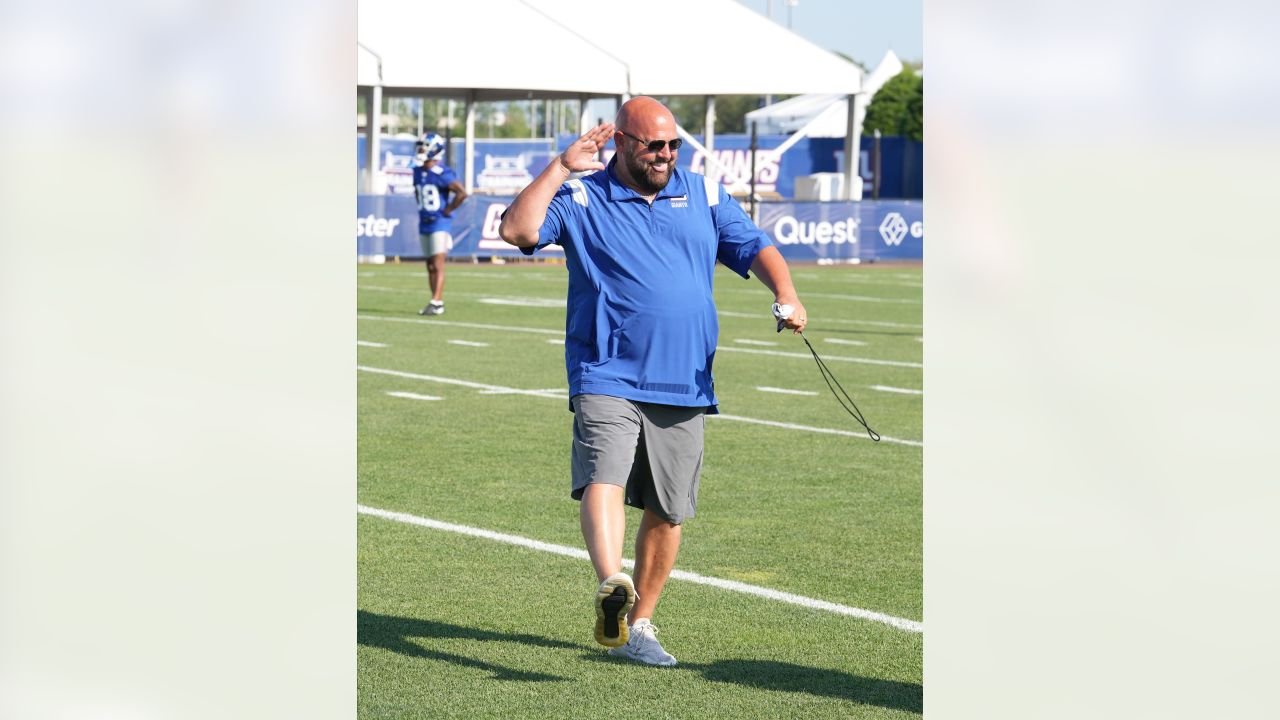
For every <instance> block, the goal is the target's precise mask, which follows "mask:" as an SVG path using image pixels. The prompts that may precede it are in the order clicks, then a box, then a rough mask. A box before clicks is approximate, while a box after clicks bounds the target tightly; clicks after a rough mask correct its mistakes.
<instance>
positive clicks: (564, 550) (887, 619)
mask: <svg viewBox="0 0 1280 720" xmlns="http://www.w3.org/2000/svg"><path fill="white" fill-rule="evenodd" d="M356 512H357V513H360V514H361V515H372V516H374V517H380V518H382V519H384V520H394V521H395V522H401V523H405V524H408V525H418V526H421V527H426V528H431V529H433V530H444V531H445V532H452V533H458V534H459V535H469V536H471V537H478V538H484V539H485V540H496V541H498V542H503V543H507V544H510V545H518V546H520V547H523V548H529V549H530V550H541V551H542V552H549V553H553V554H555V555H563V556H565V557H571V558H576V559H578V560H590V559H591V557H590V556H589V555H587V551H586V550H580V549H578V548H572V547H568V546H565V545H555V544H552V543H547V542H542V541H541V540H534V539H532V538H527V537H521V536H519V535H508V534H506V533H500V532H494V531H492V530H485V529H482V528H477V527H470V526H468V525H456V524H454V523H448V522H443V521H441V520H432V519H431V518H424V517H419V516H417V515H410V514H408V513H401V512H394V511H391V510H382V509H381V508H375V507H369V506H367V505H356ZM622 566H623V567H626V568H634V567H635V566H636V562H635V561H634V560H631V559H629V558H623V559H622ZM671 577H673V578H675V579H677V580H685V581H687V582H692V583H697V584H699V585H710V586H712V587H718V588H720V589H722V590H733V591H735V592H740V593H746V594H747V595H755V596H756V597H762V598H767V599H769V600H777V601H778V602H784V603H790V604H791V605H799V606H801V607H807V608H812V609H815V610H826V611H827V612H833V613H837V614H840V615H848V616H849V617H856V618H860V619H863V620H871V621H873V622H878V623H884V624H885V625H889V626H891V627H896V628H898V629H899V630H906V631H907V632H915V633H919V632H924V623H922V622H919V621H916V620H908V619H906V618H900V617H894V616H893V615H886V614H884V613H878V612H875V611H873V610H863V609H862V608H856V607H850V606H848V605H841V604H839V603H833V602H828V601H826V600H818V599H815V598H810V597H805V596H803V595H795V594H793V593H788V592H782V591H781V590H773V589H771V588H766V587H760V586H758V585H748V584H747V583H744V582H738V581H736V580H722V579H720V578H714V577H708V576H706V575H699V574H698V573H693V572H687V571H685V570H672V571H671Z"/></svg>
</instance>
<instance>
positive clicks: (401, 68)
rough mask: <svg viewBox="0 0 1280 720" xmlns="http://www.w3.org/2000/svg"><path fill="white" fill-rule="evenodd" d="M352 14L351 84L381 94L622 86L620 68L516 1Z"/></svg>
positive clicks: (498, 93)
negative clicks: (379, 67) (356, 51)
mask: <svg viewBox="0 0 1280 720" xmlns="http://www.w3.org/2000/svg"><path fill="white" fill-rule="evenodd" d="M357 16H358V22H359V29H358V31H357V39H358V40H359V43H360V45H361V46H363V48H365V49H362V50H361V51H360V52H359V54H358V56H357V57H358V62H357V75H356V82H357V85H361V86H369V87H371V86H374V85H381V86H382V88H383V92H385V93H388V94H396V95H406V94H413V95H415V96H433V95H434V96H441V95H444V96H448V95H453V96H458V97H466V96H467V95H468V94H469V93H470V92H472V91H474V92H475V97H476V99H477V100H510V99H526V98H529V97H568V98H575V97H580V96H582V95H588V96H592V97H600V96H617V95H618V94H620V93H621V92H622V91H623V88H624V87H625V85H626V78H627V71H626V67H624V66H623V64H622V63H621V62H619V61H618V60H616V59H614V58H612V57H610V56H609V55H608V54H607V53H605V52H604V51H602V50H600V49H598V48H596V47H593V46H592V45H591V44H590V43H589V42H587V41H585V40H583V39H582V38H580V37H578V36H576V35H574V33H573V32H572V31H570V30H568V29H567V28H565V27H564V26H562V25H560V24H558V23H556V22H555V21H553V20H551V19H550V18H548V17H547V16H546V15H544V14H542V13H541V12H539V11H538V10H536V9H534V8H533V7H530V6H529V5H527V4H525V3H523V2H520V1H519V0H466V1H465V2H457V3H449V4H447V5H441V4H438V3H430V2H421V0H417V1H416V2H410V1H409V0H360V2H359V3H358V4H357ZM366 49H367V50H366ZM370 51H371V52H370ZM375 53H376V54H377V55H378V56H380V57H381V59H382V74H381V77H379V76H378V73H377V62H376V60H375V58H374V57H373V55H374V54H375Z"/></svg>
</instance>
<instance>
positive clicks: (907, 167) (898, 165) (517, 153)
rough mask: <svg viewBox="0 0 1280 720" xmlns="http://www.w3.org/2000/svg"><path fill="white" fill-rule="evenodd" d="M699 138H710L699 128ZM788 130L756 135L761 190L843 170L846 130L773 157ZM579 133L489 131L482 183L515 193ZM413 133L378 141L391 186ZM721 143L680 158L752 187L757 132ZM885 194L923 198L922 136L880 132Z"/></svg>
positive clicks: (862, 171)
mask: <svg viewBox="0 0 1280 720" xmlns="http://www.w3.org/2000/svg"><path fill="white" fill-rule="evenodd" d="M693 137H694V138H695V139H697V141H698V142H699V144H701V143H702V141H703V138H702V136H700V135H694V136H693ZM787 137H788V136H787V135H760V136H758V137H757V147H758V148H759V149H758V150H757V151H756V190H757V191H758V192H765V193H770V192H776V193H778V194H779V195H781V196H782V197H794V196H795V181H796V178H797V177H801V176H804V175H811V174H813V173H834V172H841V170H842V168H843V166H844V138H803V139H801V140H800V141H799V142H797V143H796V144H795V145H793V146H792V147H791V148H789V149H788V150H787V151H786V152H785V153H783V154H782V157H781V158H779V159H773V158H772V157H771V155H770V154H769V153H767V152H766V151H767V150H770V149H772V148H775V147H778V146H779V145H781V144H782V143H783V142H784V141H785V140H786V139H787ZM577 139H578V138H577V136H576V135H561V136H559V137H557V138H555V140H554V141H552V140H551V139H547V138H542V139H528V140H524V139H520V140H514V139H513V140H507V139H489V140H476V141H475V162H476V167H475V172H476V176H475V187H476V189H477V190H478V191H479V192H481V193H492V194H505V195H512V196H514V195H515V194H516V193H518V192H520V190H522V189H523V188H524V186H525V185H527V184H529V183H530V182H532V181H533V178H534V177H536V176H537V175H538V173H540V172H542V169H543V168H545V167H546V166H547V163H549V162H551V160H552V159H554V158H555V156H556V155H558V154H559V153H560V152H562V151H563V150H564V149H565V148H567V147H568V146H569V145H570V144H571V143H572V142H573V141H574V140H577ZM874 142H875V141H874V140H873V139H872V138H869V137H863V138H862V141H861V143H860V145H859V148H860V150H861V153H860V159H859V163H858V173H859V175H861V176H862V180H863V183H862V185H863V191H862V194H863V197H865V198H870V197H871V193H872V187H871V178H872V169H871V163H872V155H871V152H872V147H873V144H874ZM413 144H414V141H413V140H412V139H405V138H382V140H381V141H380V144H379V149H380V154H381V155H382V157H381V162H380V163H379V166H380V168H381V170H382V173H383V177H385V178H386V182H387V192H389V193H395V194H405V195H409V194H412V193H413V170H412V169H411V167H410V161H411V160H412V159H413ZM715 144H716V147H715V149H714V150H713V151H712V155H713V156H714V160H715V161H717V162H718V164H717V162H710V161H708V159H707V157H706V156H705V154H704V153H702V152H701V151H698V150H695V149H694V148H693V147H692V146H688V145H686V146H685V148H682V149H681V151H680V156H679V159H678V160H677V161H676V165H677V166H679V167H681V168H684V169H685V170H692V171H694V172H697V173H701V174H703V175H707V176H709V177H712V178H714V179H715V180H716V181H717V182H719V183H721V184H723V185H726V186H728V185H732V184H734V183H735V182H739V181H741V182H742V187H743V188H744V190H745V187H746V184H747V183H749V181H750V178H751V150H750V147H751V138H750V137H749V136H747V135H738V134H733V135H717V136H716V142H715ZM364 147H365V137H364V135H363V134H357V136H356V166H357V168H360V169H362V168H364V166H365V158H364ZM464 152H465V150H464V148H463V140H462V139H461V138H453V139H452V142H451V147H450V148H449V154H448V157H447V159H446V162H445V164H447V165H448V166H449V167H452V168H453V169H454V170H455V171H456V172H457V173H458V175H459V177H461V176H462V174H463V172H464V169H463V166H462V162H463V153H464ZM880 153H881V157H880V173H881V176H880V197H881V198H919V197H921V195H922V191H923V190H924V181H923V178H924V164H923V155H924V148H923V145H922V144H921V143H919V142H915V141H912V140H908V139H906V138H901V137H885V138H881V140H880ZM604 154H605V159H606V161H607V160H608V159H609V158H610V157H612V156H613V146H612V145H610V146H609V147H608V148H607V149H606V150H605V153H604Z"/></svg>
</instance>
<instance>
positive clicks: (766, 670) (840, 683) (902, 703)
mask: <svg viewBox="0 0 1280 720" xmlns="http://www.w3.org/2000/svg"><path fill="white" fill-rule="evenodd" d="M677 667H683V668H687V669H690V670H696V671H698V672H700V673H702V676H703V677H705V678H706V679H708V680H714V681H715V682H723V683H733V684H735V685H743V686H746V687H752V688H759V689H761V690H784V691H786V692H802V693H808V694H810V695H820V696H823V697H833V698H836V699H839V700H850V701H852V702H856V703H861V704H863V705H879V706H880V707H883V708H889V709H890V710H907V711H909V712H915V713H922V712H923V708H924V688H923V687H922V686H921V685H920V684H918V683H906V682H898V681H897V680H881V679H879V678H869V677H863V676H861V675H851V674H850V673H846V672H840V671H839V670H828V669H826V668H813V667H805V666H804V665H794V664H792V663H784V662H775V661H773V660H716V661H713V662H709V663H704V664H702V665H695V664H692V663H681V664H680V665H678V666H677Z"/></svg>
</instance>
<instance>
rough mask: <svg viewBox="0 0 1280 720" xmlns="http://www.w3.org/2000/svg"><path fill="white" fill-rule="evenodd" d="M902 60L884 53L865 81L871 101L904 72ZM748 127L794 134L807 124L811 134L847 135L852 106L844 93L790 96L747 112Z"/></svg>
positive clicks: (863, 111) (864, 110) (859, 119)
mask: <svg viewBox="0 0 1280 720" xmlns="http://www.w3.org/2000/svg"><path fill="white" fill-rule="evenodd" d="M902 69H903V65H902V61H901V60H899V59H898V56H897V55H896V54H894V52H893V51H892V50H890V51H889V52H887V53H885V55H884V58H883V59H881V60H880V64H879V65H877V66H876V69H875V70H872V71H871V72H870V73H869V74H868V75H867V77H866V78H865V79H864V80H863V82H862V92H863V93H865V94H866V96H867V100H868V101H870V99H871V98H872V97H875V94H876V92H877V91H878V90H879V89H880V88H881V86H883V85H884V84H885V83H886V82H888V81H889V80H890V79H892V78H893V77H895V76H897V75H898V74H899V73H901V72H902ZM865 116H866V108H865V106H864V107H863V110H862V112H860V113H858V118H857V125H858V127H862V121H863V119H864V118H865ZM746 120H747V123H748V127H750V123H751V122H755V123H756V129H757V131H758V132H760V133H761V134H769V133H792V132H795V131H797V130H799V129H801V128H804V127H806V126H808V130H807V131H806V133H805V134H806V135H808V136H809V137H844V135H845V128H846V126H847V125H848V122H849V106H848V103H846V102H845V97H844V96H843V95H832V94H815V95H800V96H797V97H793V98H789V99H787V100H783V101H781V102H778V103H774V104H773V105H770V106H769V107H763V108H760V109H759V110H752V111H751V112H749V113H747V116H746Z"/></svg>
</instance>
